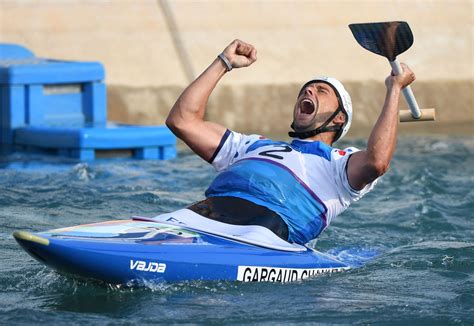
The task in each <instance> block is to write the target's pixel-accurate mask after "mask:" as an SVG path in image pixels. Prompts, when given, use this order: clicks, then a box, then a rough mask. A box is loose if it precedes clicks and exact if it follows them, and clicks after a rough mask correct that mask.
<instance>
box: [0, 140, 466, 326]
mask: <svg viewBox="0 0 474 326" xmlns="http://www.w3.org/2000/svg"><path fill="white" fill-rule="evenodd" d="M348 144H349V143H346V144H343V145H348ZM355 145H356V146H360V147H362V146H364V143H363V142H362V141H358V142H357V141H356V142H355ZM214 175H215V172H214V171H213V170H212V169H211V168H210V167H209V166H207V164H206V163H204V162H202V161H201V160H200V159H198V158H197V157H195V156H194V155H190V154H181V155H180V157H179V158H178V159H176V160H172V161H167V162H150V161H129V160H122V159H116V160H106V161H98V162H94V163H77V162H74V161H67V160H66V161H65V160H64V159H56V158H51V157H40V156H31V155H13V156H9V157H6V158H5V157H4V158H2V159H0V262H1V264H0V324H4V325H7V324H11V323H25V324H32V323H37V322H41V323H59V324H70V325H72V324H83V323H93V324H99V323H100V324H104V323H110V324H130V323H141V324H158V323H166V324H169V323H186V324H209V323H213V324H292V323H293V324H296V323H298V324H300V323H307V324H313V323H322V324H326V323H330V324H333V323H338V324H353V323H362V324H400V325H402V324H403V325H421V324H425V325H434V324H439V325H446V324H459V325H472V324H473V323H474V308H473V307H474V232H473V231H474V225H473V217H474V213H473V211H474V189H473V188H474V187H473V186H474V141H473V139H472V138H467V137H464V138H444V137H443V138H442V137H416V138H414V137H413V138H402V139H401V140H400V142H399V147H398V150H397V152H396V156H395V159H394V161H393V163H392V166H391V169H390V171H389V173H388V174H387V175H385V176H384V177H383V178H382V179H381V180H380V182H379V183H378V185H377V187H376V189H375V190H374V191H373V192H372V193H370V194H369V195H367V196H366V197H365V198H364V199H363V200H361V201H360V202H358V203H356V204H354V205H353V206H352V207H351V208H350V209H349V210H348V211H346V212H345V213H344V214H343V215H341V216H339V217H338V218H337V219H336V220H334V221H333V224H332V225H331V226H330V228H329V229H328V230H326V231H325V232H324V233H323V235H322V236H321V238H320V240H319V241H318V242H317V243H312V244H311V245H313V246H316V247H317V248H318V249H319V250H321V251H325V252H330V253H332V254H334V255H336V256H338V257H339V258H340V259H342V260H344V261H348V262H353V263H354V264H359V265H362V266H361V267H359V268H356V269H353V270H351V271H349V272H344V273H339V274H332V275H324V276H319V277H317V278H314V279H312V280H306V281H303V282H298V283H289V284H268V283H237V282H186V283H176V284H165V283H162V284H148V285H147V286H143V287H117V286H112V285H108V284H103V283H99V282H93V281H84V280H77V279H74V278H72V277H70V276H65V275H61V274H58V273H56V272H54V271H52V270H50V269H49V268H47V267H43V266H42V265H41V264H39V263H38V262H36V261H35V260H33V259H32V258H31V257H30V256H28V255H27V254H26V253H25V252H24V251H23V250H22V249H21V248H20V247H19V246H18V245H17V243H16V242H15V241H14V239H13V238H12V236H11V234H12V232H13V231H15V230H18V229H22V230H32V231H43V230H47V229H52V228H59V227H63V226H70V225H75V224H83V223H90V222H98V221H106V220H110V219H125V218H128V217H130V216H132V215H137V214H139V215H142V216H154V215H157V214H158V213H162V212H168V211H171V210H175V209H179V208H182V207H183V206H184V205H186V204H188V203H191V202H193V201H196V200H199V199H201V198H202V197H203V192H204V190H205V188H206V186H207V185H208V184H209V183H210V181H211V180H212V178H213V176H214ZM369 256H372V259H368V260H367V261H365V263H364V258H367V257H369ZM361 263H364V264H361Z"/></svg>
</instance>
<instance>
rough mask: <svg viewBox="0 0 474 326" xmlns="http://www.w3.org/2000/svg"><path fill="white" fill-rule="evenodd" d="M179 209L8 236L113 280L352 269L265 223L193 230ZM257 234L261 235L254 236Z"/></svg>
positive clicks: (54, 261) (41, 255) (43, 258)
mask: <svg viewBox="0 0 474 326" xmlns="http://www.w3.org/2000/svg"><path fill="white" fill-rule="evenodd" d="M182 211H186V210H182ZM177 212H180V211H177ZM185 213H186V214H188V215H189V214H194V213H189V212H185ZM186 214H184V215H186ZM181 215H183V214H178V213H176V212H175V213H174V214H164V215H160V216H158V218H136V219H132V220H117V221H108V222H102V223H95V224H86V225H79V226H73V227H68V228H62V229H56V230H51V231H46V232H39V233H29V232H25V231H16V232H15V233H14V234H13V236H14V238H15V239H16V241H17V242H18V243H19V244H20V245H21V246H22V247H23V248H24V249H25V250H26V252H27V253H29V254H30V255H31V256H32V257H33V258H35V259H36V260H38V261H39V262H41V263H43V264H46V265H48V266H50V267H52V268H54V269H56V270H58V271H61V272H66V273H70V274H73V275H78V276H81V277H86V278H93V279H98V280H102V281H105V282H107V283H113V284H131V283H132V284H133V283H140V282H143V281H152V282H155V281H158V282H160V281H165V282H175V281H190V280H230V281H243V282H255V281H256V282H265V281H266V282H282V283H285V282H293V281H297V280H303V279H307V278H310V277H313V276H316V275H318V274H323V273H334V272H340V271H343V270H346V269H349V268H350V267H349V266H348V265H346V264H344V263H342V262H340V261H338V260H337V259H335V258H334V257H332V256H330V255H326V254H323V253H321V252H318V251H315V250H313V249H310V248H307V247H305V246H298V245H293V244H288V243H287V242H285V241H283V240H281V239H280V238H278V237H277V236H274V235H273V233H271V231H269V230H267V229H265V230H261V229H264V228H263V227H259V226H257V227H254V226H249V227H247V226H229V227H230V228H229V227H227V228H226V230H227V231H228V232H224V231H222V229H219V228H218V227H217V228H216V227H211V229H216V230H217V231H216V232H213V231H210V230H202V229H201V230H198V229H197V228H196V226H190V225H188V224H189V223H185V222H183V221H186V219H181V220H180V216H181ZM191 217H192V219H191ZM194 218H195V217H194V216H190V219H189V220H192V221H195V219H194ZM201 218H202V217H201ZM212 223H214V224H216V222H214V221H212ZM212 223H211V225H213V224H212ZM217 224H219V225H220V224H224V223H220V222H217ZM217 224H216V225H217ZM219 225H217V226H219ZM221 226H222V225H221ZM227 226H228V225H227ZM260 228H261V229H260ZM229 230H230V231H229ZM267 231H268V232H267ZM265 232H267V233H265ZM272 237H274V238H272ZM259 239H264V240H262V242H261V243H259V241H260V240H259ZM265 239H266V240H265Z"/></svg>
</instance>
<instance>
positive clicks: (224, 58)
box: [217, 52, 232, 71]
mask: <svg viewBox="0 0 474 326" xmlns="http://www.w3.org/2000/svg"><path fill="white" fill-rule="evenodd" d="M217 57H218V58H219V59H221V60H222V62H223V63H224V64H225V66H226V68H227V71H231V70H232V64H231V63H230V61H229V59H227V58H226V57H225V55H224V52H222V53H221V54H219V55H218V56H217Z"/></svg>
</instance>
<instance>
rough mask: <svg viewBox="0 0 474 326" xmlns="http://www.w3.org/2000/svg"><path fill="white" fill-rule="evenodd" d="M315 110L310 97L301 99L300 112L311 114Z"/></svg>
mask: <svg viewBox="0 0 474 326" xmlns="http://www.w3.org/2000/svg"><path fill="white" fill-rule="evenodd" d="M314 110H315V107H314V103H313V101H311V100H310V99H306V98H305V99H303V100H302V101H301V103H300V112H301V113H302V114H308V115H309V114H313V113H314Z"/></svg>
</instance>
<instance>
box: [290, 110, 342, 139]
mask: <svg viewBox="0 0 474 326" xmlns="http://www.w3.org/2000/svg"><path fill="white" fill-rule="evenodd" d="M341 111H342V110H341V106H339V107H338V108H337V110H336V111H334V113H333V114H331V116H330V117H329V118H328V119H327V120H326V122H324V123H323V124H322V125H321V126H319V127H318V128H316V129H313V130H311V131H296V130H295V124H294V123H292V124H291V129H293V130H295V131H290V132H288V136H290V137H292V138H300V139H306V138H310V137H313V136H316V135H319V134H321V133H323V132H330V131H336V137H335V138H334V139H335V141H336V140H337V139H338V138H339V135H340V134H341V132H342V126H341V125H335V126H329V127H328V126H327V125H328V124H329V123H331V121H332V120H333V119H334V118H335V117H336V115H337V114H338V113H339V112H341Z"/></svg>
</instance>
